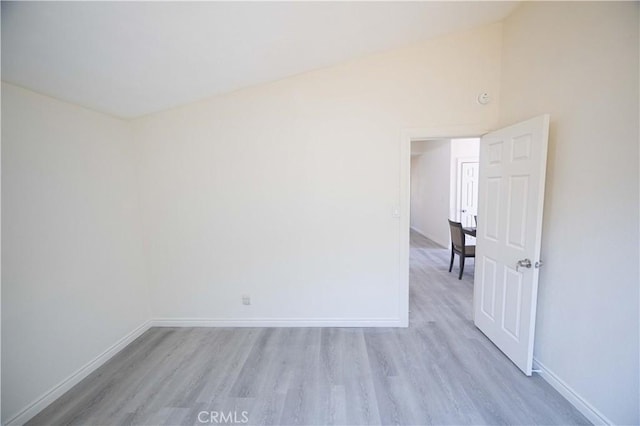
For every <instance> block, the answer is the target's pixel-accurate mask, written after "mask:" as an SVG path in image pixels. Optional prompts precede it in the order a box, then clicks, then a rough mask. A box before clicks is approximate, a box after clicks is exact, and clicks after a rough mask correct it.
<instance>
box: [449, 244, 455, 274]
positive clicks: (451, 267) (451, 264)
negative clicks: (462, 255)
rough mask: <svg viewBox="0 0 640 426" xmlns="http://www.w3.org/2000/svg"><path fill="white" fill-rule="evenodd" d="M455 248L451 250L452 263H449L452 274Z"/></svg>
mask: <svg viewBox="0 0 640 426" xmlns="http://www.w3.org/2000/svg"><path fill="white" fill-rule="evenodd" d="M453 256H454V253H453V248H452V249H451V262H449V272H451V269H453Z"/></svg>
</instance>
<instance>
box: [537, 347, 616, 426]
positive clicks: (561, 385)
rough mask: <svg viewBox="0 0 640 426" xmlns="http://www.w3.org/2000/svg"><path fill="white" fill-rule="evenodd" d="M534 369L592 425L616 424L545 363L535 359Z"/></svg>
mask: <svg viewBox="0 0 640 426" xmlns="http://www.w3.org/2000/svg"><path fill="white" fill-rule="evenodd" d="M533 368H534V369H535V370H540V372H539V373H538V374H540V377H542V378H543V379H544V380H545V381H546V382H547V383H549V384H550V385H551V386H552V387H553V388H554V389H555V390H557V391H558V393H560V395H562V396H564V397H565V399H567V401H569V402H570V403H571V404H572V405H573V406H574V407H576V409H577V410H578V411H580V412H581V413H582V415H583V416H585V417H586V418H587V419H588V420H589V421H590V422H591V423H593V424H594V425H612V424H614V423H613V422H612V421H611V420H609V419H608V418H607V417H606V416H605V415H604V414H602V413H601V412H600V411H598V409H596V408H595V407H594V406H593V405H591V404H589V403H588V402H587V401H586V400H585V399H584V398H583V397H581V396H580V395H579V394H578V393H577V392H576V391H574V390H573V389H572V388H571V386H569V385H568V384H566V383H565V382H564V381H563V380H562V379H561V378H560V377H558V376H557V375H556V374H555V373H554V372H553V371H551V370H549V369H548V368H547V367H546V366H545V365H544V364H543V363H541V362H540V361H538V360H537V359H536V358H533Z"/></svg>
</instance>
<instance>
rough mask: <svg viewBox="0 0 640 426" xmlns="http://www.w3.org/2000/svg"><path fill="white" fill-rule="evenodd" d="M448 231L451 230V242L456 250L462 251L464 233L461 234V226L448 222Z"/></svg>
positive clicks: (458, 223) (457, 223)
mask: <svg viewBox="0 0 640 426" xmlns="http://www.w3.org/2000/svg"><path fill="white" fill-rule="evenodd" d="M449 229H450V230H451V242H452V243H453V246H454V247H455V248H456V249H458V250H464V243H465V241H464V232H462V224H461V223H460V222H454V221H452V220H449Z"/></svg>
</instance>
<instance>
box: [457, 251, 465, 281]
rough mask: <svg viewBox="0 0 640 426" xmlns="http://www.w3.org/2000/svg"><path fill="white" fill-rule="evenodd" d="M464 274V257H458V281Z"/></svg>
mask: <svg viewBox="0 0 640 426" xmlns="http://www.w3.org/2000/svg"><path fill="white" fill-rule="evenodd" d="M463 272H464V256H462V255H461V256H460V275H458V279H459V280H461V279H462V273H463Z"/></svg>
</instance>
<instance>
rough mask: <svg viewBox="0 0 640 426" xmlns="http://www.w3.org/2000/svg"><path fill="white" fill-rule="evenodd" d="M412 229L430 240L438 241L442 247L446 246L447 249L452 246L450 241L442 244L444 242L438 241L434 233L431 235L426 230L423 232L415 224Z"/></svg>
mask: <svg viewBox="0 0 640 426" xmlns="http://www.w3.org/2000/svg"><path fill="white" fill-rule="evenodd" d="M411 229H412V230H413V231H415V232H417V233H418V234H420V235H422V236H423V237H425V238H428V239H429V240H431V241H433V242H434V243H436V244H437V245H439V246H440V247H442V248H446V249H448V248H450V247H449V244H448V243H447V244H445V245H442V242H440V241H438V240H437V239H436V238H435V237H434V236H433V235H429V234H427V233H426V232H423V231H421V230H420V229H418V228H415V227H413V226H412V227H411Z"/></svg>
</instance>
